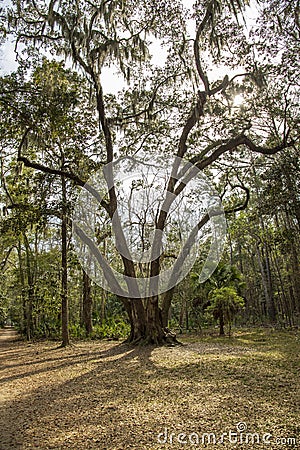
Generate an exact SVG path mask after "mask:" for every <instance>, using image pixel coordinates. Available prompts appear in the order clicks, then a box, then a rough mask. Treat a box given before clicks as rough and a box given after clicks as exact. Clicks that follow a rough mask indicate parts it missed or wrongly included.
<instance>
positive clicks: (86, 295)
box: [81, 271, 93, 336]
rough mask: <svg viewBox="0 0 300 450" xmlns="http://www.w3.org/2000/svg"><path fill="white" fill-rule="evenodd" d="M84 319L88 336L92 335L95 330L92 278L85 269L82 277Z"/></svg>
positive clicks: (83, 322)
mask: <svg viewBox="0 0 300 450" xmlns="http://www.w3.org/2000/svg"><path fill="white" fill-rule="evenodd" d="M82 285H83V289H82V321H81V324H82V326H84V328H85V332H86V336H90V335H91V334H92V331H93V323H92V309H93V299H92V295H91V279H90V277H89V276H88V275H87V274H86V273H85V272H84V271H83V278H82Z"/></svg>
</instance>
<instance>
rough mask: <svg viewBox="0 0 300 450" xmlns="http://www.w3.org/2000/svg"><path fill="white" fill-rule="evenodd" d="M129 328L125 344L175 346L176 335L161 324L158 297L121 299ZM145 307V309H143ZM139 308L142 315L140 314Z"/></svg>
mask: <svg viewBox="0 0 300 450" xmlns="http://www.w3.org/2000/svg"><path fill="white" fill-rule="evenodd" d="M122 300H123V303H124V306H125V309H126V311H127V314H128V317H129V322H130V326H131V331H130V336H129V337H128V339H127V342H129V343H131V344H141V345H176V344H179V342H178V341H177V340H176V335H175V334H174V333H172V332H170V330H168V328H166V327H164V325H163V323H162V315H161V311H160V309H159V305H158V297H157V296H155V297H151V298H147V299H143V300H141V299H122ZM144 305H145V307H144ZM141 307H142V309H143V313H141Z"/></svg>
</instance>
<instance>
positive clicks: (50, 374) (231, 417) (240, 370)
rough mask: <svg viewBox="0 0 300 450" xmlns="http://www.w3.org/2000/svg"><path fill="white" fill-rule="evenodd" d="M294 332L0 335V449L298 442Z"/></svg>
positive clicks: (299, 397) (299, 370) (299, 377)
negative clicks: (113, 338) (102, 337)
mask: <svg viewBox="0 0 300 450" xmlns="http://www.w3.org/2000/svg"><path fill="white" fill-rule="evenodd" d="M299 339H300V336H299V332H278V331H272V330H248V331H245V330H244V331H240V332H236V333H235V335H234V337H232V338H222V339H221V338H217V337H205V338H201V337H199V336H198V337H196V336H193V337H183V338H182V342H183V343H184V345H183V346H181V347H174V348H147V347H146V348H145V347H144V348H132V347H130V346H127V345H125V344H121V343H113V342H105V341H102V342H80V343H77V344H76V346H74V347H71V348H68V349H56V348H55V343H53V342H52V343H50V342H43V343H38V344H32V345H27V344H26V343H22V342H6V343H4V342H1V343H0V363H1V371H0V383H1V390H0V401H1V417H0V430H1V434H2V436H1V440H0V448H1V449H3V450H10V449H31V448H37V449H74V450H85V449H97V450H98V449H99V450H105V449H115V450H116V449H120V450H121V449H141V450H142V449H179V448H208V449H209V448H212V449H213V448H216V449H217V448H222V449H224V448H226V449H233V448H239V449H243V450H244V449H252V448H254V449H256V448H258V449H283V448H299V449H300V414H299V411H300V363H299V354H300V342H299ZM245 428H247V430H246V431H245V430H244V429H245ZM171 433H173V434H171ZM180 433H183V434H181V435H180ZM205 433H207V434H205ZM224 433H227V435H224V436H223V439H222V435H223V434H224ZM247 433H249V434H248V435H247ZM254 433H256V434H254ZM208 434H210V436H208ZM264 435H265V436H264ZM209 440H210V443H209V442H208V441H209ZM222 440H223V442H222ZM247 440H248V442H247ZM258 440H259V443H256V442H257V441H258ZM165 441H166V442H165ZM179 441H181V442H179ZM198 441H199V443H198ZM202 441H203V442H202ZM214 441H215V443H214ZM237 441H238V443H237ZM185 442H186V443H185Z"/></svg>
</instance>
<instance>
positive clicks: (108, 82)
mask: <svg viewBox="0 0 300 450" xmlns="http://www.w3.org/2000/svg"><path fill="white" fill-rule="evenodd" d="M7 1H8V0H4V2H7ZM181 1H182V3H183V5H184V6H185V7H187V8H191V7H192V5H193V3H194V0H181ZM255 3H256V1H255V0H252V2H251V6H249V7H246V13H245V16H246V18H247V24H248V27H250V26H251V25H252V24H253V22H254V21H255V20H256V18H257V9H256V8H255ZM189 32H190V35H191V36H192V35H193V34H194V32H195V30H194V27H193V24H191V27H190V30H189ZM150 51H151V53H152V55H153V56H152V62H153V63H154V64H156V65H160V66H162V65H163V64H164V60H165V58H166V55H167V53H166V50H165V49H164V48H162V47H161V45H160V43H159V41H158V40H156V39H154V40H153V44H151V48H150ZM16 69H17V63H16V58H15V53H14V43H12V42H9V41H7V42H6V43H5V44H4V45H2V46H1V47H0V75H5V74H8V73H10V72H13V71H14V70H16ZM102 83H103V86H104V90H105V92H107V93H112V94H115V93H117V92H118V91H119V90H120V89H122V86H124V81H122V80H121V78H120V76H118V75H117V74H116V70H115V69H114V68H110V69H109V68H105V69H104V70H103V74H102Z"/></svg>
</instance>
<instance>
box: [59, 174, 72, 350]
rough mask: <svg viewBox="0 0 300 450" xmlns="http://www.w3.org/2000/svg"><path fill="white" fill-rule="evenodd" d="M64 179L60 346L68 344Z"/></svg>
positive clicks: (64, 184)
mask: <svg viewBox="0 0 300 450" xmlns="http://www.w3.org/2000/svg"><path fill="white" fill-rule="evenodd" d="M66 201H67V195H66V180H65V178H64V177H63V176H62V202H63V211H62V223H61V272H62V274H61V334H62V343H61V346H62V347H66V346H67V345H69V344H70V337H69V305H68V267H67V218H66Z"/></svg>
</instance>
